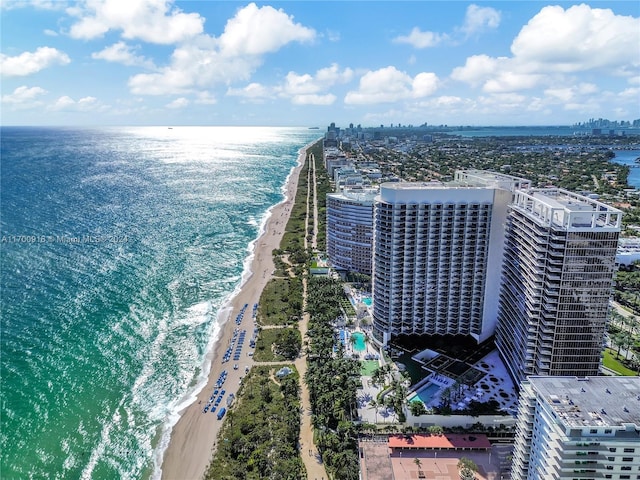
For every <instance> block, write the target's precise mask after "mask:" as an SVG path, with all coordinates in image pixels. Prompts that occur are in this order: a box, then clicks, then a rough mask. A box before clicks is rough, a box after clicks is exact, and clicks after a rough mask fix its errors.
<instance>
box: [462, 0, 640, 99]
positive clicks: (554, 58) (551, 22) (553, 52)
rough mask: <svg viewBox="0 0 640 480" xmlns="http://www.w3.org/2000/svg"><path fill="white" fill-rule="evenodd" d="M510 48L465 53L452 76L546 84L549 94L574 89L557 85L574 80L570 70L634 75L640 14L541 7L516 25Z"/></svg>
mask: <svg viewBox="0 0 640 480" xmlns="http://www.w3.org/2000/svg"><path fill="white" fill-rule="evenodd" d="M511 52H512V54H513V56H512V57H497V58H496V57H489V56H487V55H474V56H471V57H468V58H467V60H466V62H465V65H464V66H462V67H457V68H454V69H453V71H452V72H451V78H452V79H453V80H457V81H462V82H465V83H468V84H469V85H471V86H473V87H478V86H481V87H482V90H483V91H485V92H487V93H496V94H497V93H509V92H517V91H523V90H529V89H533V88H536V87H540V86H547V88H548V97H547V98H549V99H550V98H554V96H555V97H557V96H560V97H557V98H561V97H563V96H564V97H566V96H567V95H575V94H576V93H579V92H578V91H577V90H576V91H573V90H564V91H563V88H565V87H562V86H558V85H563V84H567V83H571V82H573V81H575V80H572V79H570V78H567V74H569V73H574V72H584V71H589V70H596V69H598V70H603V71H605V72H606V73H609V74H611V75H627V76H630V75H631V74H632V72H633V71H635V72H636V73H635V75H637V71H638V67H640V19H638V18H633V17H625V16H620V15H615V14H614V13H613V12H612V11H611V10H609V9H606V10H603V9H597V8H591V7H590V6H588V5H584V4H583V5H577V6H572V7H570V8H568V9H566V10H565V9H563V8H562V7H560V6H550V7H544V8H542V9H541V10H540V12H539V13H538V14H536V15H535V16H534V17H533V18H532V19H531V20H530V21H529V22H528V23H527V24H526V25H525V26H524V27H523V28H522V29H521V30H520V32H519V33H518V35H517V36H516V38H515V39H514V40H513V42H512V45H511ZM584 85H586V84H584ZM584 85H583V86H582V87H583V88H584ZM567 88H569V87H567ZM571 88H573V87H571ZM590 88H592V89H593V88H595V86H594V87H590Z"/></svg>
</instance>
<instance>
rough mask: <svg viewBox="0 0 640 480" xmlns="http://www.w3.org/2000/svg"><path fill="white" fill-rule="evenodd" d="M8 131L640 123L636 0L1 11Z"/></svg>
mask: <svg viewBox="0 0 640 480" xmlns="http://www.w3.org/2000/svg"><path fill="white" fill-rule="evenodd" d="M0 15H1V17H0V21H1V25H0V27H1V33H0V38H1V43H0V72H1V75H2V79H1V83H0V95H1V100H2V104H1V110H0V124H2V125H71V126H81V125H97V126H99V125H265V126H308V127H311V126H314V127H315V126H319V127H322V128H323V127H325V126H326V125H328V124H329V123H331V122H335V123H336V125H338V126H343V127H346V126H348V125H349V124H351V123H352V124H354V125H362V126H363V127H369V126H378V125H390V124H402V125H422V124H425V123H427V124H429V125H442V124H447V125H572V124H574V123H576V122H582V121H586V120H588V119H590V118H606V119H610V120H629V121H632V120H634V119H638V118H640V2H638V1H636V0H631V1H614V0H611V1H605V2H584V3H580V2H568V1H562V2H545V1H524V0H519V1H495V2H465V1H441V2H436V1H408V2H403V1H391V0H389V1H353V2H348V1H284V2H239V1H204V0H202V1H171V0H84V1H64V0H32V1H25V0H1V3H0Z"/></svg>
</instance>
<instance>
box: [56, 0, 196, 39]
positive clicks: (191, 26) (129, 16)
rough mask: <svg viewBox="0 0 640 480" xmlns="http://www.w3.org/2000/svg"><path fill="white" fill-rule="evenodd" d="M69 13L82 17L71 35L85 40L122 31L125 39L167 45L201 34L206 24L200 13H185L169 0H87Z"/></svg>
mask: <svg viewBox="0 0 640 480" xmlns="http://www.w3.org/2000/svg"><path fill="white" fill-rule="evenodd" d="M67 12H68V13H69V14H71V15H74V16H78V17H80V20H79V21H78V22H77V23H75V24H74V25H72V26H71V29H70V31H69V33H70V35H71V37H73V38H79V39H83V40H90V39H93V38H98V37H102V36H103V35H104V34H105V33H107V32H109V31H110V30H121V31H122V37H123V38H125V39H140V40H143V41H145V42H150V43H158V44H165V45H166V44H173V43H178V42H182V41H185V40H187V39H189V38H193V37H195V36H196V35H199V34H201V33H202V31H203V24H204V18H203V17H201V16H200V15H199V14H198V13H183V12H182V11H181V10H180V9H179V8H176V7H173V6H172V2H171V1H170V0H86V2H85V3H84V4H82V6H80V7H75V8H69V9H67Z"/></svg>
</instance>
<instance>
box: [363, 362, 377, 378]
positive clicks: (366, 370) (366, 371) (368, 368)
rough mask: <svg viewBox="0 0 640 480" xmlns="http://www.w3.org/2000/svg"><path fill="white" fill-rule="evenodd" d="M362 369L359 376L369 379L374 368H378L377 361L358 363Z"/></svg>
mask: <svg viewBox="0 0 640 480" xmlns="http://www.w3.org/2000/svg"><path fill="white" fill-rule="evenodd" d="M360 363H361V364H362V367H361V368H360V375H365V376H368V377H370V376H371V375H372V374H373V372H375V370H376V368H378V367H379V366H380V364H379V362H378V360H364V361H362V362H360Z"/></svg>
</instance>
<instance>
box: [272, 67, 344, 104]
mask: <svg viewBox="0 0 640 480" xmlns="http://www.w3.org/2000/svg"><path fill="white" fill-rule="evenodd" d="M352 78H353V70H351V69H350V68H345V69H344V70H342V71H341V70H340V67H339V66H338V65H337V64H335V63H334V64H332V65H331V66H330V67H327V68H322V69H320V70H318V71H317V72H316V74H315V75H310V74H308V73H305V74H303V75H298V74H297V73H295V72H289V73H288V74H287V76H286V78H285V83H284V85H283V87H282V94H283V95H284V96H295V95H304V94H315V93H319V92H323V91H326V90H327V89H328V88H330V87H332V86H333V85H335V84H338V83H346V82H349V81H350V80H351V79H352ZM325 101H326V100H325Z"/></svg>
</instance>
